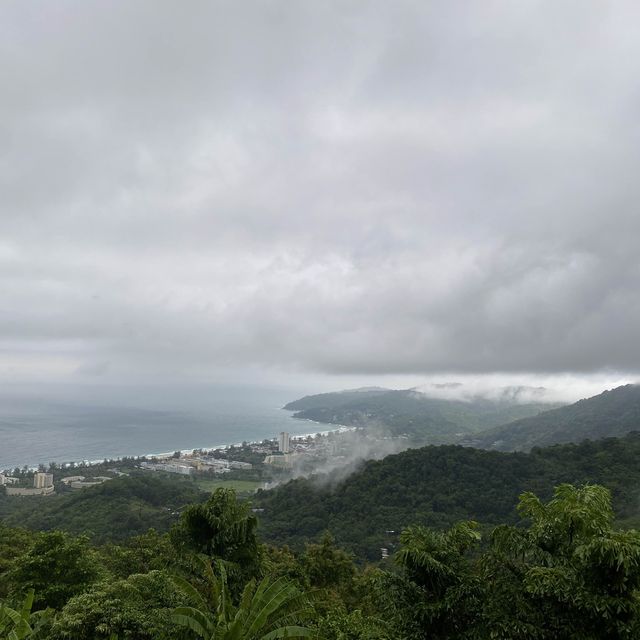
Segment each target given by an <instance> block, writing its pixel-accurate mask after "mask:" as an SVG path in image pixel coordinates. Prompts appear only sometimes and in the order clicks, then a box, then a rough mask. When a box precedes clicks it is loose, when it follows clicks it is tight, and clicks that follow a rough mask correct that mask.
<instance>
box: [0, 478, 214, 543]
mask: <svg viewBox="0 0 640 640" xmlns="http://www.w3.org/2000/svg"><path fill="white" fill-rule="evenodd" d="M203 498H204V494H202V493H201V492H200V491H199V489H198V487H197V485H195V484H194V483H193V482H190V481H189V480H186V479H184V478H165V477H162V476H160V475H156V476H135V477H130V478H127V477H123V478H116V479H114V480H110V481H109V482H105V483H104V484H102V485H99V486H97V487H90V488H88V489H82V490H81V491H77V492H74V493H71V494H66V495H54V496H45V497H30V498H15V497H9V496H5V495H0V520H2V521H4V523H5V524H8V525H12V526H21V527H27V528H29V529H37V530H41V531H49V530H53V529H61V530H64V531H69V532H70V533H74V534H87V535H89V536H90V537H91V538H92V539H94V540H96V541H105V540H124V539H125V538H128V537H130V536H133V535H138V534H141V533H144V532H146V531H147V530H148V529H149V528H154V529H157V530H159V531H168V530H169V527H170V526H171V525H172V524H173V523H174V522H175V521H176V520H177V515H178V514H177V510H178V509H180V508H182V507H184V506H185V505H187V504H190V503H193V502H198V501H200V500H202V499H203Z"/></svg>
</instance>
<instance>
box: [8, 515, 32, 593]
mask: <svg viewBox="0 0 640 640" xmlns="http://www.w3.org/2000/svg"><path fill="white" fill-rule="evenodd" d="M33 542H34V536H33V534H32V533H31V532H29V531H26V530H24V529H11V528H9V527H7V526H5V525H3V524H2V522H0V598H5V597H6V596H7V594H8V592H9V581H8V579H7V574H8V573H9V572H10V571H11V570H12V568H13V566H14V564H15V561H16V559H17V558H19V557H20V556H21V555H23V554H25V553H26V552H27V551H28V549H29V548H30V547H31V545H32V544H33Z"/></svg>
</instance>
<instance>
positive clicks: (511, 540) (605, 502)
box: [484, 484, 640, 639]
mask: <svg viewBox="0 0 640 640" xmlns="http://www.w3.org/2000/svg"><path fill="white" fill-rule="evenodd" d="M518 511H519V512H520V514H521V516H522V517H524V518H526V519H527V520H528V522H529V526H528V527H527V528H516V527H507V526H501V527H498V528H496V530H495V531H494V533H493V537H492V548H491V553H490V554H489V555H488V556H487V558H486V559H485V560H484V577H485V584H488V585H494V584H497V585H499V586H500V589H499V592H497V591H496V590H495V589H493V586H490V587H489V588H490V590H491V591H490V593H487V596H486V598H485V600H486V602H487V609H486V611H485V618H486V624H487V625H488V626H490V627H491V628H493V629H494V631H496V632H499V635H497V636H496V637H503V638H510V637H513V634H514V630H515V631H517V634H518V637H522V638H526V637H532V638H533V637H535V638H559V637H571V638H620V639H622V638H629V639H631V638H637V637H640V599H639V597H638V592H639V589H640V534H639V533H638V532H636V531H616V530H614V529H613V511H612V508H611V496H610V494H609V491H608V490H607V489H605V488H604V487H601V486H597V485H584V486H581V487H574V486H572V485H569V484H562V485H560V486H558V487H556V489H555V491H554V496H553V499H552V500H550V501H549V502H548V503H547V504H544V503H543V502H542V501H541V500H540V499H539V498H537V497H536V496H535V495H533V494H532V493H524V494H523V495H522V496H521V498H520V504H519V506H518ZM491 595H493V596H494V598H493V599H491V598H490V596H491ZM496 595H500V598H498V599H497V600H496V598H495V596H496Z"/></svg>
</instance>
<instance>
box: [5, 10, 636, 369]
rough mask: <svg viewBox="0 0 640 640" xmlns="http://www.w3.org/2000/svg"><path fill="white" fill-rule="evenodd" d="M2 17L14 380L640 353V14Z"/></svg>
mask: <svg viewBox="0 0 640 640" xmlns="http://www.w3.org/2000/svg"><path fill="white" fill-rule="evenodd" d="M0 18H1V19H0V75H1V76H2V79H3V81H2V85H3V99H2V101H0V115H1V117H0V149H2V152H1V153H0V167H1V169H2V170H1V171H0V194H1V195H0V291H1V292H2V296H1V298H0V378H2V379H3V380H17V379H30V378H32V377H34V376H39V377H40V378H46V379H48V380H62V379H84V378H89V379H93V380H95V379H96V378H102V379H106V378H112V379H118V380H122V379H123V378H126V377H127V376H134V375H139V376H142V377H144V376H151V375H155V374H158V372H171V373H172V374H175V375H181V374H183V375H191V376H194V377H198V376H205V375H207V373H208V372H210V371H212V370H214V369H215V370H224V368H225V367H228V366H232V365H233V366H246V367H257V368H260V367H275V368H281V369H283V370H294V371H302V372H304V371H311V372H320V373H327V374H345V375H346V374H358V375H359V374H374V375H383V374H385V375H386V374H418V375H421V374H438V373H440V372H460V373H463V374H469V375H475V374H485V373H487V372H494V371H500V372H530V373H534V374H535V373H537V374H547V373H549V374H553V373H556V374H558V373H563V372H576V373H593V372H598V371H615V372H626V373H630V374H633V373H635V372H637V371H638V369H639V366H638V363H639V362H640V340H638V339H637V338H638V329H637V328H638V326H640V284H639V283H640V252H639V251H638V248H637V239H638V237H640V214H639V213H638V211H637V207H638V204H637V203H638V202H639V201H640V186H639V183H638V180H637V175H636V173H637V167H638V165H639V161H640V144H639V142H640V140H639V137H640V128H639V127H638V117H637V114H638V109H639V108H640V88H639V85H638V81H637V78H638V77H640V69H639V68H638V67H640V41H639V40H638V38H637V33H636V29H635V28H634V25H636V24H637V23H638V20H639V19H640V7H639V6H638V4H637V3H634V2H619V3H615V4H606V3H605V4H603V3H596V2H586V3H584V2H583V3H576V2H569V1H562V0H561V1H556V2H534V1H527V2H519V3H511V2H486V1H483V2H479V1H478V2H469V3H465V4H464V6H462V5H458V4H456V3H425V2H402V1H401V2H394V3H385V2H367V3H355V4H353V3H347V4H345V3H341V2H323V3H290V2H283V1H275V2H269V3H248V2H193V3H190V4H189V6H188V7H185V6H183V5H180V4H176V3H169V2H157V1H154V2H151V1H143V0H138V1H135V2H120V3H111V2H109V3H108V2H101V1H99V0H95V1H91V2H82V3H77V2H70V1H64V0H60V1H58V2H56V3H35V4H34V3H25V2H20V1H17V0H14V1H8V2H5V3H3V5H2V7H1V8H0Z"/></svg>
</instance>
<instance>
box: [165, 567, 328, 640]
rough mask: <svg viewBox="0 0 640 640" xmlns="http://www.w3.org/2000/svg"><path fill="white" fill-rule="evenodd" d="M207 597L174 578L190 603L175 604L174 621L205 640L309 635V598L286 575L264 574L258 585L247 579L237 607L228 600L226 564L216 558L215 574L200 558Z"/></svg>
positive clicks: (253, 639) (311, 634)
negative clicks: (274, 576) (307, 625)
mask: <svg viewBox="0 0 640 640" xmlns="http://www.w3.org/2000/svg"><path fill="white" fill-rule="evenodd" d="M202 568H203V571H204V572H205V575H206V578H207V586H208V589H207V596H208V597H205V596H203V595H202V594H201V593H200V592H199V591H198V590H197V589H195V588H194V587H193V586H192V585H191V584H189V583H188V582H186V581H185V580H182V579H180V578H175V582H176V585H177V586H178V587H179V588H180V589H181V590H182V591H183V593H184V594H185V596H186V597H188V598H189V599H190V600H191V605H192V606H186V607H178V608H176V610H175V611H174V613H173V620H174V621H175V622H176V623H177V624H180V625H182V626H184V627H186V628H188V629H190V630H191V631H193V632H194V633H195V634H196V635H198V636H199V637H200V638H204V639H205V640H209V639H212V640H213V639H215V640H258V639H260V640H271V639H275V638H284V637H286V638H307V637H311V636H313V635H315V634H314V631H313V630H312V629H309V628H307V627H304V626H301V623H302V622H304V620H308V619H309V618H312V617H313V607H312V605H311V603H310V601H309V599H308V598H307V597H306V596H305V595H304V594H303V593H302V592H301V591H300V590H299V589H298V588H297V587H296V586H295V584H294V583H293V582H292V581H290V580H288V579H287V578H285V577H280V578H275V579H274V578H271V577H268V576H267V577H265V578H263V579H262V581H261V582H260V583H259V584H257V585H256V583H255V581H254V580H251V581H250V582H249V583H248V584H247V585H246V587H245V588H244V590H243V593H242V597H241V598H240V602H239V604H238V605H237V606H234V605H233V604H232V602H231V598H230V596H229V592H228V589H227V577H226V571H225V569H224V564H223V563H220V562H218V563H217V568H218V575H216V574H215V573H214V571H213V569H212V567H211V565H210V564H209V563H208V562H207V561H204V562H202Z"/></svg>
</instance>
